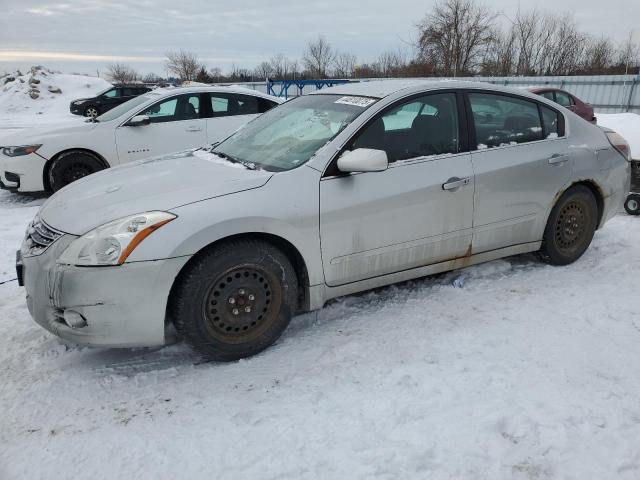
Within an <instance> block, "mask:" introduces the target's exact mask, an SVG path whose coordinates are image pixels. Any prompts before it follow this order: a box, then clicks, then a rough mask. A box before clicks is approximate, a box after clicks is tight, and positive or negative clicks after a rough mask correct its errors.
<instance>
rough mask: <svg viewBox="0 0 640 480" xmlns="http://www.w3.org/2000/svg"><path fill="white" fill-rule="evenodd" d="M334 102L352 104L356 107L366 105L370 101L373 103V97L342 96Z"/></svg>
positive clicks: (369, 103)
mask: <svg viewBox="0 0 640 480" xmlns="http://www.w3.org/2000/svg"><path fill="white" fill-rule="evenodd" d="M334 103H342V104H344V105H354V106H356V107H362V108H365V107H368V106H369V105H371V104H372V103H375V99H373V98H366V97H342V98H339V99H338V100H336V101H335V102H334Z"/></svg>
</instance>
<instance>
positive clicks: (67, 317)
mask: <svg viewBox="0 0 640 480" xmlns="http://www.w3.org/2000/svg"><path fill="white" fill-rule="evenodd" d="M63 319H64V323H66V324H67V325H68V326H70V327H71V328H82V327H86V326H87V321H86V320H85V319H84V317H83V316H82V315H80V314H79V313H78V312H76V311H75V310H65V311H64V314H63Z"/></svg>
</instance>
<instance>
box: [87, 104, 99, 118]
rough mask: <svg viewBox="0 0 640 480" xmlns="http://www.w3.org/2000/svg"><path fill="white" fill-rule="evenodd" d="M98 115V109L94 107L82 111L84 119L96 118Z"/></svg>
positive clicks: (90, 106)
mask: <svg viewBox="0 0 640 480" xmlns="http://www.w3.org/2000/svg"><path fill="white" fill-rule="evenodd" d="M98 115H100V110H98V107H96V106H94V105H89V106H88V107H86V108H85V109H84V116H85V117H89V118H96V117H97V116H98Z"/></svg>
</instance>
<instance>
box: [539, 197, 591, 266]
mask: <svg viewBox="0 0 640 480" xmlns="http://www.w3.org/2000/svg"><path fill="white" fill-rule="evenodd" d="M597 221H598V204H597V203H596V199H595V197H594V196H593V193H592V192H591V190H589V189H588V188H587V187H585V186H582V185H576V186H574V187H571V188H570V189H569V190H567V191H566V192H565V193H564V194H563V195H562V196H561V197H560V199H559V200H558V202H557V203H556V205H555V206H554V207H553V210H551V214H550V215H549V219H548V220H547V226H546V228H545V231H544V237H543V240H542V247H541V249H540V256H541V258H542V259H543V260H544V261H546V262H547V263H551V264H553V265H568V264H569V263H573V262H575V261H576V260H577V259H578V258H580V257H581V256H582V254H583V253H584V252H585V251H586V250H587V248H588V247H589V245H590V244H591V240H592V239H593V235H594V233H595V231H596V227H597Z"/></svg>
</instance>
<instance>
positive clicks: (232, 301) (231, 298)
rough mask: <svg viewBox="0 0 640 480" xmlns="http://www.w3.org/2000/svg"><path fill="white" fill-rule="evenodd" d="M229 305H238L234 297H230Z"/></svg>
mask: <svg viewBox="0 0 640 480" xmlns="http://www.w3.org/2000/svg"><path fill="white" fill-rule="evenodd" d="M229 303H230V304H231V305H233V304H234V303H236V299H235V298H233V297H229Z"/></svg>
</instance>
